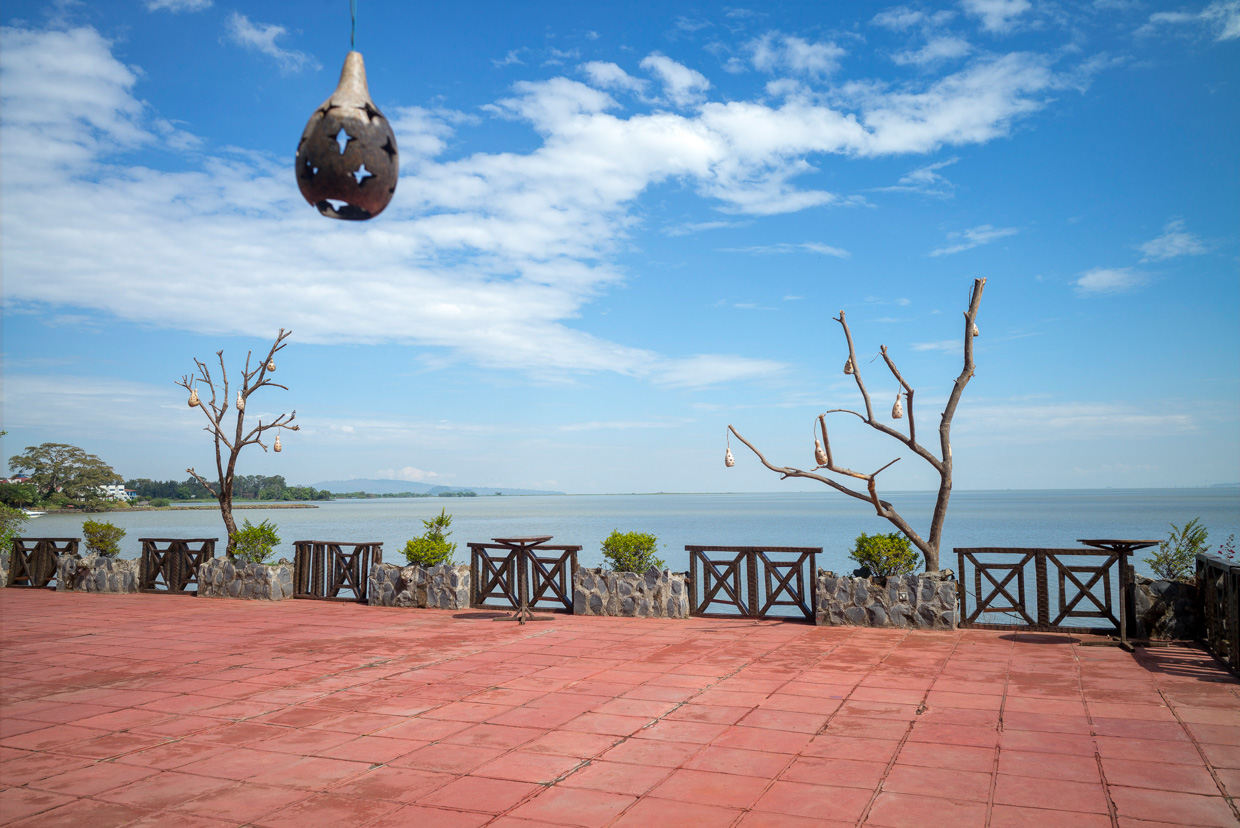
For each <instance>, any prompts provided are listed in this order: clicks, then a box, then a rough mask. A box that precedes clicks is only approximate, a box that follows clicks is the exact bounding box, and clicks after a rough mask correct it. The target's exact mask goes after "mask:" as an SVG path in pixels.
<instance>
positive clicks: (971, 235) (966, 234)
mask: <svg viewBox="0 0 1240 828" xmlns="http://www.w3.org/2000/svg"><path fill="white" fill-rule="evenodd" d="M1018 232H1020V231H1019V230H1017V229H1016V228H1015V227H991V226H990V225H989V224H982V225H978V226H977V227H972V228H970V229H968V230H965V231H963V232H960V233H948V234H947V238H948V240H949V241H950V240H952V239H962V240H963V241H959V242H956V243H955V244H950V245H948V246H947V247H940V248H937V249H935V250H931V251H930V255H931V256H950V255H952V254H953V253H961V252H963V251H965V250H972V249H973V248H975V247H981V246H982V245H983V244H990V243H991V242H992V241H995V240H996V239H1002V238H1005V237H1007V236H1014V235H1016V234H1017V233H1018Z"/></svg>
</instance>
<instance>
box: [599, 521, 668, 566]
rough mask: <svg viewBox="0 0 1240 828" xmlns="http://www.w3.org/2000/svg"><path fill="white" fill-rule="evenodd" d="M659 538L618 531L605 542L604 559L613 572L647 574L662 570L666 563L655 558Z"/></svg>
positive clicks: (639, 533) (640, 533) (614, 531)
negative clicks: (654, 570) (652, 569)
mask: <svg viewBox="0 0 1240 828" xmlns="http://www.w3.org/2000/svg"><path fill="white" fill-rule="evenodd" d="M657 544H658V538H656V537H655V536H654V535H647V534H644V533H642V532H621V531H620V530H618V529H614V530H612V533H611V534H610V535H608V536H607V539H606V540H605V541H603V557H604V558H606V559H607V563H608V565H609V566H610V568H611V570H612V571H613V572H645V571H646V570H648V569H651V568H654V569H662V568H663V566H664V563H663V561H662V560H661V559H659V558H656V557H655V556H654V553H655V549H656V547H657Z"/></svg>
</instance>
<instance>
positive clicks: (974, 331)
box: [973, 322, 982, 336]
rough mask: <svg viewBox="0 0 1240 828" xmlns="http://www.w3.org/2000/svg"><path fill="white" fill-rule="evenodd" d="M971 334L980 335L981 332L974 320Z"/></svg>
mask: <svg viewBox="0 0 1240 828" xmlns="http://www.w3.org/2000/svg"><path fill="white" fill-rule="evenodd" d="M973 335H974V336H981V335H982V332H981V331H979V330H978V329H977V323H976V322H974V323H973Z"/></svg>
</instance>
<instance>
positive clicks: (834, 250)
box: [722, 242, 852, 259]
mask: <svg viewBox="0 0 1240 828" xmlns="http://www.w3.org/2000/svg"><path fill="white" fill-rule="evenodd" d="M722 252H724V253H754V254H757V255H770V254H773V253H817V254H819V255H821V256H834V257H836V258H837V259H848V258H851V257H852V254H851V253H849V252H848V251H847V250H844V249H843V248H840V247H832V246H831V245H829V244H820V243H819V242H803V243H801V244H791V243H788V242H784V243H781V244H762V245H755V246H753V247H724V248H722Z"/></svg>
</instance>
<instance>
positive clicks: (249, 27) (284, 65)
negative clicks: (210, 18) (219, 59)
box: [224, 12, 319, 74]
mask: <svg viewBox="0 0 1240 828" xmlns="http://www.w3.org/2000/svg"><path fill="white" fill-rule="evenodd" d="M224 31H225V33H226V34H227V35H228V39H229V40H231V41H232V42H233V43H235V44H237V45H238V46H241V47H243V48H245V49H249V50H250V51H252V52H258V53H259V54H262V55H266V56H267V57H269V58H272V59H273V60H275V62H276V64H277V65H278V66H279V67H280V71H281V72H283V73H285V74H291V73H293V72H300V71H301V70H302V69H318V68H319V62H318V61H317V60H315V59H314V58H313V57H311V56H310V55H308V54H306V53H305V52H298V51H296V50H294V49H283V48H281V47H279V46H277V45H276V38H278V37H280V36H281V35H285V34H288V30H287V29H285V28H284V27H283V26H278V25H276V24H274V23H252V22H250V18H248V17H246V16H245V15H244V14H239V13H237V12H233V13H232V14H230V15H228V19H227V20H226V21H225V22H224Z"/></svg>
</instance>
